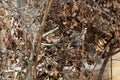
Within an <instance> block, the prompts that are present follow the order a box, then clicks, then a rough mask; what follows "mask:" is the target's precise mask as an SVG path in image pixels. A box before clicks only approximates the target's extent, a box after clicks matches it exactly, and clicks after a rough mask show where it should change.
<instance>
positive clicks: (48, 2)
mask: <svg viewBox="0 0 120 80" xmlns="http://www.w3.org/2000/svg"><path fill="white" fill-rule="evenodd" d="M51 3H52V0H47V1H46V9H45V13H44V16H43V19H42V23H41V25H40V28H39V33H38V39H37V44H36V46H35V56H36V58H35V64H34V70H33V79H34V80H37V70H36V67H37V60H38V54H39V53H40V46H41V40H42V35H43V32H44V25H45V21H46V19H47V16H48V12H49V10H50V7H51Z"/></svg>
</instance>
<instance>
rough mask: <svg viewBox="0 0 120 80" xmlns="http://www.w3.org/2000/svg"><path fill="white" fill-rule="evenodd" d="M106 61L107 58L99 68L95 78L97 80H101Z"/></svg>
mask: <svg viewBox="0 0 120 80" xmlns="http://www.w3.org/2000/svg"><path fill="white" fill-rule="evenodd" d="M108 60H109V57H107V58H106V59H105V60H104V62H103V65H102V67H101V69H100V72H99V75H98V77H97V80H101V79H102V76H103V73H104V70H105V67H106V64H107V62H108Z"/></svg>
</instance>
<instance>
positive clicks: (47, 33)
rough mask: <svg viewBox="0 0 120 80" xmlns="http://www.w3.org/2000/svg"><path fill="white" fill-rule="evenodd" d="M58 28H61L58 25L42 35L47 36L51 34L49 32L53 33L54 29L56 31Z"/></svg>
mask: <svg viewBox="0 0 120 80" xmlns="http://www.w3.org/2000/svg"><path fill="white" fill-rule="evenodd" d="M58 29H59V28H58V27H56V28H55V29H52V30H50V31H48V32H46V33H45V34H43V35H42V37H45V36H47V35H49V34H51V33H53V32H54V31H56V30H58Z"/></svg>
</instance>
